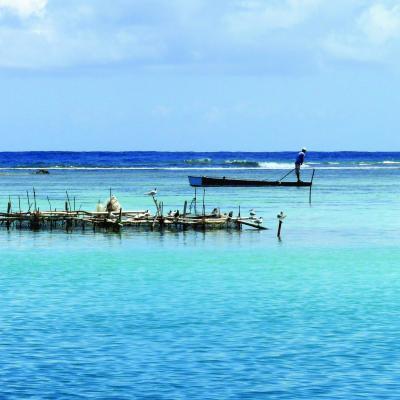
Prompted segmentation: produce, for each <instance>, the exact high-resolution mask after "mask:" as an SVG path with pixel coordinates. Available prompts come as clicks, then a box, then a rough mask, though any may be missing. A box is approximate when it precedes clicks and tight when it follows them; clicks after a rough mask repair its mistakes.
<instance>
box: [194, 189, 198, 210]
mask: <svg viewBox="0 0 400 400" xmlns="http://www.w3.org/2000/svg"><path fill="white" fill-rule="evenodd" d="M194 214H195V215H197V188H196V187H195V188H194Z"/></svg>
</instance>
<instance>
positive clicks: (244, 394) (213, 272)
mask: <svg viewBox="0 0 400 400" xmlns="http://www.w3.org/2000/svg"><path fill="white" fill-rule="evenodd" d="M295 154H296V153H295V152H291V153H155V152H154V153H148V152H146V153H0V165H1V168H3V169H2V170H1V171H0V210H2V211H3V210H4V209H5V208H6V206H7V202H8V200H9V198H10V199H11V201H12V203H13V207H14V208H17V207H18V199H19V200H20V201H21V207H22V208H23V209H26V208H27V200H26V191H27V190H28V191H29V192H30V195H31V196H32V188H33V187H35V190H36V193H37V201H38V205H39V207H40V208H41V209H45V208H47V207H48V199H49V200H50V201H51V203H52V206H53V208H55V207H56V208H62V207H63V205H64V201H65V197H66V193H65V192H66V190H68V192H69V195H70V196H71V198H72V197H75V198H76V203H77V207H82V208H84V209H94V208H95V206H96V203H97V201H98V200H99V199H100V200H102V201H103V200H104V199H107V197H108V196H109V188H110V187H111V188H112V190H113V193H114V194H116V195H117V197H118V198H119V200H120V202H121V204H122V206H123V208H124V209H146V208H150V209H151V208H152V207H153V205H152V202H151V199H149V197H148V196H146V195H144V193H145V192H146V191H148V190H149V189H151V188H153V187H157V188H158V193H159V194H158V196H159V198H160V200H162V201H164V204H165V207H166V208H171V209H175V208H178V207H179V208H182V205H183V202H184V200H189V201H190V199H191V198H192V196H193V189H192V188H190V187H189V185H188V181H187V175H188V174H189V173H190V174H192V173H193V174H208V175H213V174H216V175H218V174H219V173H220V169H221V168H231V169H232V171H230V172H229V174H231V175H232V176H243V177H245V176H246V177H249V176H250V177H255V178H260V179H263V178H269V177H278V176H282V175H283V174H284V173H285V171H287V169H288V168H291V167H292V163H293V159H294V157H295ZM235 160H236V161H235ZM399 162H400V153H314V152H310V153H309V154H308V155H307V161H306V166H305V169H304V171H303V173H304V176H309V174H310V172H311V168H317V171H316V177H315V187H314V189H313V203H312V205H311V206H310V205H309V203H308V191H307V190H303V189H301V188H289V189H283V188H242V189H238V188H214V189H209V190H208V191H207V195H206V203H207V208H209V209H211V208H213V207H214V206H218V207H221V209H222V210H223V211H234V212H237V211H238V207H239V205H240V206H241V212H242V213H243V214H246V213H247V212H248V211H249V209H250V208H254V209H255V210H256V212H257V214H258V215H260V216H263V217H264V221H265V225H266V226H267V227H269V228H271V229H270V230H268V231H263V232H255V231H252V230H245V231H242V232H208V233H200V232H184V233H168V232H166V233H164V234H160V233H156V232H135V231H129V232H128V231H125V232H122V233H121V234H120V235H116V234H104V233H93V232H91V231H86V232H80V231H75V232H74V233H72V234H68V233H65V232H60V231H58V232H52V233H51V232H37V233H34V232H19V231H16V230H11V231H10V232H7V231H6V230H5V229H0V248H1V258H0V398H4V399H21V398H29V399H30V398H34V399H86V398H90V399H238V400H239V399H345V400H347V399H396V398H399V397H400V396H399V393H400V380H399V372H400V367H399V362H400V340H399V337H398V336H399V334H398V333H399V331H400V314H399V312H398V310H399V304H400V270H399V266H400V236H399V234H398V232H399V221H400V220H399V215H400V186H399V181H400V164H397V163H399ZM38 167H46V168H54V169H51V170H50V174H49V175H36V174H35V173H34V171H33V170H34V169H37V168H38ZM205 171H206V172H205ZM224 174H225V172H224ZM47 198H48V199H47ZM281 210H284V212H285V213H286V214H287V215H288V217H287V219H286V220H285V223H284V226H283V238H282V241H279V240H277V238H276V227H277V221H276V214H277V213H278V212H279V211H281Z"/></svg>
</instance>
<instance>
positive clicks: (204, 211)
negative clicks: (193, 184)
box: [203, 188, 206, 216]
mask: <svg viewBox="0 0 400 400" xmlns="http://www.w3.org/2000/svg"><path fill="white" fill-rule="evenodd" d="M205 197H206V188H203V216H205V215H206V203H205Z"/></svg>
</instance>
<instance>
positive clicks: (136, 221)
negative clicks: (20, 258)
mask: <svg viewBox="0 0 400 400" xmlns="http://www.w3.org/2000/svg"><path fill="white" fill-rule="evenodd" d="M34 197H35V201H34V207H33V210H30V208H31V206H30V207H29V210H28V211H21V209H20V207H19V210H18V211H13V209H12V203H11V200H9V202H8V206H7V212H0V227H2V228H5V229H7V230H11V229H17V230H32V231H40V230H49V231H52V230H56V229H58V230H64V231H67V232H72V231H74V230H82V231H85V230H88V229H90V230H93V231H94V232H96V231H102V232H121V231H122V230H125V229H136V230H146V231H162V230H171V231H185V230H199V231H209V230H218V229H219V230H241V229H243V227H250V228H253V229H257V230H265V229H267V228H266V227H264V226H263V225H262V219H261V218H254V216H250V217H241V216H240V209H239V214H238V215H237V216H234V215H233V212H229V213H221V212H220V211H219V209H217V208H214V210H213V212H212V213H210V214H206V213H205V208H204V207H203V210H204V212H203V214H201V215H199V214H197V213H194V214H192V213H191V210H189V211H187V202H186V201H185V203H184V206H183V210H182V211H179V210H175V211H173V212H172V211H170V212H169V213H168V214H167V215H164V212H163V209H164V205H163V202H159V201H158V200H157V199H156V198H155V195H152V198H153V201H154V204H155V206H156V212H155V213H154V214H152V213H151V212H150V211H149V210H137V211H124V210H123V209H122V208H121V207H120V205H119V203H118V201H117V200H116V197H115V196H110V200H109V201H108V203H107V207H106V210H104V211H103V210H101V211H84V210H71V205H70V202H69V201H66V202H65V210H63V211H57V210H51V209H50V210H47V211H42V210H40V209H39V208H38V207H37V206H36V195H34ZM49 203H50V201H49ZM74 203H75V201H74ZM19 205H20V201H19Z"/></svg>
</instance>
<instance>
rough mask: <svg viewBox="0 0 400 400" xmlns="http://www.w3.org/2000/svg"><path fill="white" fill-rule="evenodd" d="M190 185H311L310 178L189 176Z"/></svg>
mask: <svg viewBox="0 0 400 400" xmlns="http://www.w3.org/2000/svg"><path fill="white" fill-rule="evenodd" d="M188 178H189V183H190V186H193V187H220V186H235V187H261V186H282V187H311V186H312V180H311V181H309V182H293V181H292V182H290V181H267V180H255V179H233V178H226V177H225V176H223V177H222V178H216V177H210V176H189V177H188Z"/></svg>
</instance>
